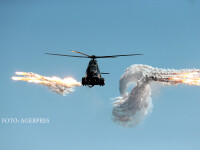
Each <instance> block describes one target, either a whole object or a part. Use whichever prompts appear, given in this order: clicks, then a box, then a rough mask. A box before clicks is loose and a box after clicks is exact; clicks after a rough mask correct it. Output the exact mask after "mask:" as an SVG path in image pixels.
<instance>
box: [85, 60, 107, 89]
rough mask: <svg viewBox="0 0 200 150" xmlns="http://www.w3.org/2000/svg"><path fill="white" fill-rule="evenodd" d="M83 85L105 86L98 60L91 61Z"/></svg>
mask: <svg viewBox="0 0 200 150" xmlns="http://www.w3.org/2000/svg"><path fill="white" fill-rule="evenodd" d="M82 85H83V86H89V87H93V86H94V85H100V86H104V85H105V81H104V78H102V77H101V72H100V70H99V67H98V63H97V60H95V59H92V60H90V62H89V64H88V67H87V69H86V72H85V77H83V78H82Z"/></svg>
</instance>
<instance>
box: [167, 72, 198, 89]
mask: <svg viewBox="0 0 200 150" xmlns="http://www.w3.org/2000/svg"><path fill="white" fill-rule="evenodd" d="M169 81H174V82H176V83H184V84H189V85H198V86H200V73H199V72H190V73H179V74H176V75H174V77H173V78H169Z"/></svg>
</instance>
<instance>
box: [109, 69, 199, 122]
mask: <svg viewBox="0 0 200 150" xmlns="http://www.w3.org/2000/svg"><path fill="white" fill-rule="evenodd" d="M134 83H135V84H136V86H135V87H134V88H133V89H132V90H131V92H130V93H128V92H127V88H128V87H129V86H130V85H131V84H134ZM154 83H159V84H162V85H177V84H188V85H197V86H200V70H199V69H181V70H174V69H161V68H153V67H151V66H147V65H132V66H130V67H128V68H127V69H126V70H125V72H124V74H123V75H122V77H121V79H120V87H119V90H120V94H121V97H117V98H115V99H116V101H115V102H114V108H113V119H114V121H116V122H118V123H120V124H121V125H122V126H134V125H137V124H138V123H140V122H141V121H142V120H143V119H144V117H145V116H146V115H147V114H148V113H149V112H151V110H152V107H153V104H152V99H151V91H152V90H151V85H152V84H154Z"/></svg>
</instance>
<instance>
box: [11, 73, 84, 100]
mask: <svg viewBox="0 0 200 150" xmlns="http://www.w3.org/2000/svg"><path fill="white" fill-rule="evenodd" d="M15 74H17V75H21V76H20V77H12V79H13V80H22V81H27V82H33V83H38V84H42V85H45V86H47V87H48V88H49V89H51V90H52V91H53V92H56V93H58V94H61V95H64V96H65V95H66V94H68V93H71V92H73V91H74V90H75V87H76V86H81V83H80V82H77V81H76V80H75V79H73V78H71V77H69V78H64V79H60V78H58V77H45V76H41V75H38V74H35V73H32V72H15Z"/></svg>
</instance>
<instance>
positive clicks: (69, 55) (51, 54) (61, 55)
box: [45, 53, 88, 58]
mask: <svg viewBox="0 0 200 150" xmlns="http://www.w3.org/2000/svg"><path fill="white" fill-rule="evenodd" d="M45 54H47V55H57V56H67V57H79V58H88V57H86V56H74V55H63V54H53V53H45Z"/></svg>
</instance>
